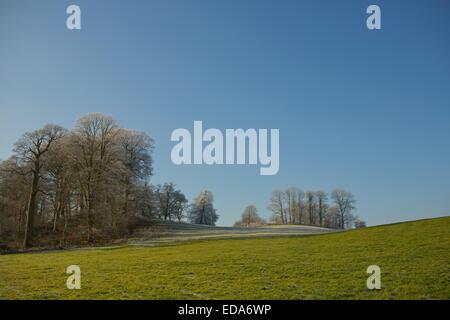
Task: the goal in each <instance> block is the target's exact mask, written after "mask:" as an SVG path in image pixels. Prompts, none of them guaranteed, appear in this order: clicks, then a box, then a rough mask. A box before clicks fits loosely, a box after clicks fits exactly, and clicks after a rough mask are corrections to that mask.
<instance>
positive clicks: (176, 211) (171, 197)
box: [155, 182, 187, 222]
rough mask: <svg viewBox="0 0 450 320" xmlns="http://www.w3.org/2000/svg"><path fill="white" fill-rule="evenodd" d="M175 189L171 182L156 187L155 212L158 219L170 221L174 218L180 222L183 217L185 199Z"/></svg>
mask: <svg viewBox="0 0 450 320" xmlns="http://www.w3.org/2000/svg"><path fill="white" fill-rule="evenodd" d="M175 187H176V186H175V184H174V183H173V182H169V183H165V184H164V185H158V186H157V187H156V191H155V193H156V197H157V211H158V215H159V217H160V219H164V220H172V218H176V219H177V220H178V221H179V222H180V221H181V220H182V219H183V217H184V216H183V211H184V209H185V207H186V203H187V199H186V197H185V195H184V194H183V193H182V192H181V191H180V190H177V189H175Z"/></svg>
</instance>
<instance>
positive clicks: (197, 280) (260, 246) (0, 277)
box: [0, 217, 450, 299]
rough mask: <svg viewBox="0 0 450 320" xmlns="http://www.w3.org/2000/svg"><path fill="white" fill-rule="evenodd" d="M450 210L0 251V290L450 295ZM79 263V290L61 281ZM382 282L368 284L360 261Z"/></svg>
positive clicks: (12, 293) (205, 295) (18, 293)
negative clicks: (373, 221)
mask: <svg viewBox="0 0 450 320" xmlns="http://www.w3.org/2000/svg"><path fill="white" fill-rule="evenodd" d="M449 231H450V217H445V218H438V219H430V220H422V221H416V222H408V223H400V224H393V225H386V226H379V227H373V228H367V229H360V230H352V231H347V232H338V233H328V234H320V235H311V236H290V237H276V236H274V237H270V238H267V237H266V238H265V237H258V236H255V237H251V238H248V239H233V238H230V239H222V240H195V241H187V242H182V243H171V244H170V245H159V246H155V247H147V246H129V247H125V248H109V249H83V250H73V251H60V252H47V253H33V254H18V255H3V256H0V298H1V299H24V298H29V299H38V298H39V299H71V298H74V299H88V298H92V299H450V232H449ZM73 264H75V265H79V266H80V267H81V272H82V289H81V290H78V291H71V290H68V289H67V288H66V285H65V283H66V279H67V275H66V273H65V270H66V267H67V266H69V265H73ZM373 264H376V265H378V266H380V267H381V271H382V290H380V291H369V290H368V289H367V288H366V279H367V276H368V275H367V274H366V269H367V267H368V266H369V265H373Z"/></svg>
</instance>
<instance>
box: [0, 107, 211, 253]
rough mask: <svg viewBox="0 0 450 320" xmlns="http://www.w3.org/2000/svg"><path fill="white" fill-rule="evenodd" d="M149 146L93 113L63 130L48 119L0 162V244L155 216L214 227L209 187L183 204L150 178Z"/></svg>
mask: <svg viewBox="0 0 450 320" xmlns="http://www.w3.org/2000/svg"><path fill="white" fill-rule="evenodd" d="M153 149H154V141H153V139H152V138H151V137H149V136H148V135H147V134H146V133H144V132H139V131H135V130H130V129H125V128H121V127H119V126H118V125H117V122H116V121H115V120H114V119H113V118H112V117H110V116H106V115H103V114H98V113H95V114H88V115H86V116H83V117H82V118H80V119H79V120H78V121H77V123H76V126H75V128H74V129H73V130H70V131H69V130H67V129H65V128H63V127H61V126H58V125H53V124H49V125H45V126H44V127H43V128H41V129H38V130H35V131H33V132H27V133H25V134H24V135H23V136H22V137H21V138H20V139H19V140H18V141H17V142H16V143H15V145H14V149H13V155H12V156H11V157H10V158H9V159H8V160H5V161H1V162H0V242H2V243H9V244H12V245H13V246H21V247H23V248H28V247H31V246H36V245H50V244H53V245H60V246H64V245H67V244H89V243H93V242H98V241H103V240H111V239H115V238H119V237H123V236H126V235H128V234H130V233H131V232H132V231H133V228H134V227H135V226H137V225H139V223H140V222H142V221H150V220H155V219H161V220H178V221H181V220H182V219H184V218H185V217H187V218H188V219H189V220H190V221H193V222H195V223H202V224H211V225H214V224H215V222H216V221H217V219H218V215H217V213H216V210H215V209H214V207H213V195H212V193H211V192H209V191H202V192H201V193H200V194H199V196H198V197H197V198H196V199H194V202H193V203H192V204H188V201H187V199H186V197H185V195H184V194H183V193H182V192H181V191H180V190H178V189H177V188H176V185H175V184H174V183H164V184H163V185H156V186H154V185H151V184H150V177H151V176H152V174H153V158H152V152H153ZM186 212H187V215H186Z"/></svg>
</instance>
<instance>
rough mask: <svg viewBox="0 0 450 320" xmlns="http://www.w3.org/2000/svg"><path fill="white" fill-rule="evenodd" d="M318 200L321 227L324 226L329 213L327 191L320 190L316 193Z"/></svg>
mask: <svg viewBox="0 0 450 320" xmlns="http://www.w3.org/2000/svg"><path fill="white" fill-rule="evenodd" d="M316 200H317V215H318V217H319V223H318V224H319V226H323V219H324V217H325V215H326V213H327V209H328V205H327V194H326V193H325V191H322V190H319V191H317V192H316Z"/></svg>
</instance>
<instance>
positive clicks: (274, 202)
mask: <svg viewBox="0 0 450 320" xmlns="http://www.w3.org/2000/svg"><path fill="white" fill-rule="evenodd" d="M284 201H285V197H284V193H283V191H281V190H275V191H273V192H272V197H271V198H270V203H269V206H268V208H269V210H270V211H272V220H274V221H276V222H279V223H282V224H285V223H286V218H285V208H286V206H285V203H284Z"/></svg>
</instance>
